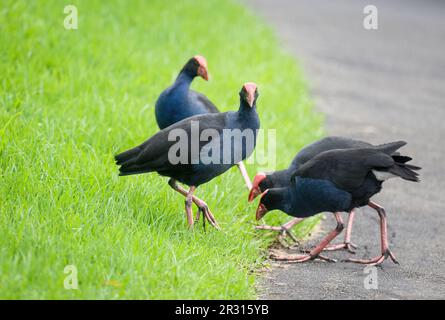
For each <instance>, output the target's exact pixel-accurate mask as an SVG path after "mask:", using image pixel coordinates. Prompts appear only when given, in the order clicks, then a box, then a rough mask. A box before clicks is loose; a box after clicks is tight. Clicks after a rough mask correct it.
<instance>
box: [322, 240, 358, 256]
mask: <svg viewBox="0 0 445 320" xmlns="http://www.w3.org/2000/svg"><path fill="white" fill-rule="evenodd" d="M342 249H345V250H347V251H348V252H349V253H352V254H355V250H354V249H357V246H356V245H355V244H353V243H352V242H343V243H339V244H333V245H330V246H327V247H326V248H324V249H323V250H324V251H335V250H342Z"/></svg>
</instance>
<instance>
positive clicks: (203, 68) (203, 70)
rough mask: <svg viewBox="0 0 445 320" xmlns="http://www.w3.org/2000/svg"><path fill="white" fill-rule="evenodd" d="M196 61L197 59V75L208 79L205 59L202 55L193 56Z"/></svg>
mask: <svg viewBox="0 0 445 320" xmlns="http://www.w3.org/2000/svg"><path fill="white" fill-rule="evenodd" d="M193 58H195V60H196V61H198V64H199V67H198V76H200V77H202V78H203V79H204V80H206V81H208V80H209V70H208V69H207V60H206V58H204V57H203V56H200V55H197V56H194V57H193Z"/></svg>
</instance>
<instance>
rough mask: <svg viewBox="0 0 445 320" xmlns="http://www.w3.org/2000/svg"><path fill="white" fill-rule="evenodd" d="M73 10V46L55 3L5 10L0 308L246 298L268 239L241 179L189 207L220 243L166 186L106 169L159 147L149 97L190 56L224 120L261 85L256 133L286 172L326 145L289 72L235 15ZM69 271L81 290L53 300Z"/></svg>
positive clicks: (208, 188)
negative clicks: (312, 145)
mask: <svg viewBox="0 0 445 320" xmlns="http://www.w3.org/2000/svg"><path fill="white" fill-rule="evenodd" d="M70 3H73V4H74V5H76V6H77V8H78V12H79V29H78V30H73V31H68V30H65V29H64V27H63V19H64V17H65V15H64V14H63V7H64V5H66V4H67V3H66V1H25V0H22V1H17V0H11V1H9V0H7V1H2V6H1V8H0V44H1V48H2V49H1V51H0V52H1V55H0V74H1V80H0V81H1V83H0V234H1V235H0V298H6V299H11V298H31V299H55V298H60V299H81V298H87V299H103V298H105V299H122V298H138V299H153V298H158V299H167V298H170V299H175V298H181V299H192V298H209V299H210V298H212V299H218V298H221V299H229V298H230V299H241V298H255V286H254V284H255V277H256V275H255V272H254V271H255V270H256V269H257V268H258V267H259V266H261V265H262V264H263V263H264V249H265V248H266V247H267V245H268V244H269V243H270V242H271V241H272V239H273V235H265V234H263V233H261V232H256V231H255V230H254V229H253V225H254V215H255V208H256V205H255V204H248V203H247V201H246V199H247V191H246V190H245V187H244V185H243V181H242V179H241V176H240V175H239V173H238V171H237V170H236V169H235V168H233V169H232V170H230V171H229V172H227V173H226V174H224V175H222V176H220V177H218V178H216V179H214V180H213V181H211V182H210V183H208V184H206V185H204V186H202V187H200V188H199V189H198V191H197V195H199V196H200V197H202V198H204V199H205V200H206V201H207V203H208V204H209V206H210V207H211V208H212V211H213V213H214V214H215V216H216V218H217V219H218V221H219V223H220V225H221V226H222V228H223V230H222V231H221V232H218V231H215V230H208V231H207V232H204V231H203V230H202V228H201V227H197V228H196V229H195V230H193V231H189V230H187V228H186V223H185V216H184V208H183V207H184V199H183V198H181V196H179V195H178V194H176V193H175V192H174V191H172V190H171V189H170V188H169V187H168V185H167V183H166V179H165V178H162V177H159V176H157V175H156V174H150V175H140V176H131V177H125V178H119V177H118V176H117V167H116V166H115V165H114V162H113V155H114V154H116V153H117V152H119V151H122V150H125V149H127V148H129V147H132V146H134V145H136V144H138V143H140V142H142V141H144V140H145V139H146V138H147V137H149V136H150V135H152V134H154V133H155V132H156V130H157V127H156V124H155V119H154V102H155V101H156V98H157V96H158V94H159V93H160V92H161V91H162V90H163V89H164V88H165V87H167V86H168V85H169V84H170V83H171V82H172V81H173V79H174V77H175V76H176V74H177V72H178V71H179V69H180V68H181V67H182V65H183V64H184V63H185V61H186V60H187V59H188V58H189V57H191V56H192V55H194V54H197V53H200V54H203V55H204V56H206V57H207V60H208V62H209V70H210V74H211V76H212V80H211V81H210V82H209V83H206V82H204V81H203V80H201V79H199V80H198V79H197V80H196V81H195V82H194V84H193V87H194V88H195V89H197V90H199V91H201V92H203V93H205V94H206V95H207V96H208V97H209V98H210V99H211V100H213V101H214V102H215V104H216V105H217V106H219V108H220V109H221V110H234V109H237V107H238V92H239V89H240V87H241V85H242V83H243V82H245V81H255V82H256V83H257V84H258V85H259V91H260V97H259V100H258V112H259V114H260V118H261V123H262V127H263V128H276V129H277V140H278V143H277V150H278V156H277V167H278V168H282V167H285V166H287V164H288V163H289V162H290V160H291V159H292V158H293V156H294V154H295V152H296V151H297V150H298V149H299V148H300V147H301V146H302V145H304V144H306V143H308V142H310V141H312V140H314V139H315V138H317V137H319V136H320V135H321V133H322V132H321V129H320V123H321V120H320V117H319V116H317V115H316V114H314V113H313V112H312V111H311V102H310V100H309V99H308V96H307V93H306V88H305V85H304V81H303V79H302V75H301V71H300V70H299V69H298V67H297V65H296V63H295V61H294V60H293V58H292V57H290V56H289V55H288V54H286V53H285V52H283V51H282V49H280V48H279V46H278V43H277V40H276V38H275V36H274V34H273V33H272V32H271V30H270V29H269V28H268V27H267V26H266V25H265V24H264V23H263V22H262V21H261V20H259V19H258V18H257V17H256V16H254V15H253V14H252V13H250V12H249V11H248V10H247V9H246V8H244V7H243V6H242V5H240V4H236V3H233V2H231V1H222V0H210V1H208V0H207V1H200V2H198V3H197V2H196V1H181V2H180V1H175V2H174V5H172V3H171V2H168V1H161V0H159V1H153V0H151V1H142V0H141V1H77V0H74V1H71V2H70ZM248 170H249V173H250V175H253V174H254V173H255V172H256V167H255V165H249V166H248ZM240 190H241V191H240ZM286 220H288V217H286V216H285V215H284V214H281V213H278V212H276V213H270V214H269V217H268V218H267V219H266V221H267V222H268V223H280V222H283V221H286ZM313 223H314V221H312V222H309V224H306V226H303V227H302V229H301V230H306V229H307V228H308V226H309V227H310V226H312V224H313ZM301 230H300V231H301ZM66 265H75V266H76V267H77V269H78V278H79V289H78V290H66V289H64V286H63V281H64V278H65V276H66V274H64V272H63V271H64V267H65V266H66Z"/></svg>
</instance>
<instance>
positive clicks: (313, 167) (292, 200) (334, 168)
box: [256, 141, 420, 265]
mask: <svg viewBox="0 0 445 320" xmlns="http://www.w3.org/2000/svg"><path fill="white" fill-rule="evenodd" d="M405 144H406V142H404V141H398V142H392V143H388V144H384V145H380V146H377V147H372V148H356V149H334V150H329V151H325V152H322V153H320V154H319V155H317V156H315V157H314V158H312V159H311V160H309V161H307V162H306V163H305V164H303V165H302V166H301V167H299V168H298V169H297V170H296V171H295V172H294V173H292V174H291V175H290V179H291V181H292V183H291V186H288V187H283V188H273V189H267V190H266V191H264V192H263V193H262V196H261V201H260V204H259V205H258V208H257V211H256V218H257V220H259V219H261V218H262V217H263V216H264V215H265V214H266V213H267V212H268V211H270V210H275V209H278V210H281V211H283V212H285V213H287V214H289V215H291V216H294V217H298V218H306V217H309V216H313V215H315V214H317V213H320V212H333V213H334V215H335V219H336V220H337V227H336V229H335V230H333V231H332V232H331V233H329V234H328V236H326V237H325V238H324V239H323V240H322V241H321V242H320V243H319V244H318V245H317V246H316V247H315V248H314V249H312V250H311V251H310V252H309V254H304V255H291V256H282V255H276V256H275V258H276V259H278V260H287V261H295V262H304V261H308V260H311V259H315V258H317V257H320V252H321V251H322V250H323V249H324V248H325V247H326V246H327V245H328V244H329V243H330V242H331V241H332V240H333V239H334V238H335V237H336V236H337V235H338V234H339V233H340V232H341V231H342V230H343V221H342V218H341V215H340V212H342V211H346V212H349V211H351V210H352V209H354V208H358V207H362V206H366V205H368V206H370V207H371V208H373V209H375V210H376V211H377V213H378V214H379V217H380V231H381V255H380V256H378V257H376V258H374V259H370V260H358V259H349V260H348V261H352V262H357V263H363V264H371V265H377V264H381V263H382V262H383V261H384V260H385V259H386V258H387V257H390V258H391V259H392V260H393V261H394V262H395V263H398V262H397V260H396V258H395V257H394V255H393V254H392V252H391V251H390V250H389V248H388V240H387V223H386V213H385V210H384V209H383V207H381V206H379V205H377V204H375V203H374V202H372V201H371V200H370V198H371V197H372V196H374V195H375V194H377V193H379V192H380V191H381V189H382V183H383V181H385V180H387V179H389V178H391V177H400V178H402V179H404V180H408V181H414V182H417V181H419V180H418V174H417V173H416V172H415V170H420V167H417V166H413V165H410V164H407V162H408V161H410V160H412V159H411V158H410V157H406V156H402V155H395V152H396V150H398V149H399V148H401V147H402V146H404V145H405ZM321 258H324V257H321Z"/></svg>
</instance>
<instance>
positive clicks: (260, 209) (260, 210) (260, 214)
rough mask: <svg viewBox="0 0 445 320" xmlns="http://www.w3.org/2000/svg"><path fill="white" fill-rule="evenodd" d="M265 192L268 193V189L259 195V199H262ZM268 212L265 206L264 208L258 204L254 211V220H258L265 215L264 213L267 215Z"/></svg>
mask: <svg viewBox="0 0 445 320" xmlns="http://www.w3.org/2000/svg"><path fill="white" fill-rule="evenodd" d="M267 191H269V189H267V190H266V191H264V192H263V193H262V194H261V198H262V197H264V195H265V194H266V193H267ZM268 211H269V210H267V208H266V206H265V205H264V204H262V203H260V204H259V205H258V208H257V209H256V219H257V220H260V219H261V218H262V217H264V216H265V215H266V213H267V212H268Z"/></svg>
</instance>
